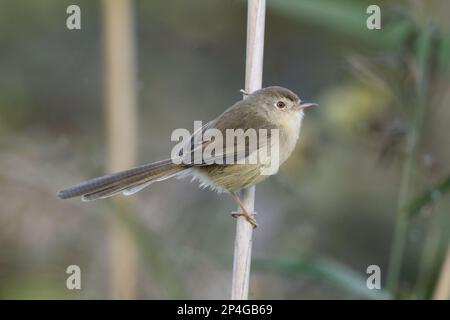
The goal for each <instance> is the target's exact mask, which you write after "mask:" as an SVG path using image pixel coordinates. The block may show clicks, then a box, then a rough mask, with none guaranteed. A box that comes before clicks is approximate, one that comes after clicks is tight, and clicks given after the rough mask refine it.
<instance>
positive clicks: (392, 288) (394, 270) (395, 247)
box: [387, 25, 433, 297]
mask: <svg viewBox="0 0 450 320" xmlns="http://www.w3.org/2000/svg"><path fill="white" fill-rule="evenodd" d="M432 30H433V29H432V28H431V27H430V26H428V25H427V26H425V27H424V30H423V32H421V34H420V35H419V38H418V41H417V44H418V46H417V49H416V55H415V61H414V62H415V65H416V69H415V70H414V71H416V72H415V74H414V76H415V79H416V88H415V92H416V99H415V100H416V103H415V104H414V106H413V108H414V109H413V111H412V121H411V127H410V129H409V131H408V135H407V137H406V154H405V161H404V164H403V171H402V177H401V182H400V191H399V197H398V204H397V221H396V224H395V230H394V239H393V242H392V247H391V253H390V258H389V270H388V277H387V289H388V291H389V292H390V293H391V294H392V296H394V297H395V295H396V294H397V293H398V286H399V279H400V271H401V266H402V261H403V255H404V248H405V244H406V240H407V236H408V227H409V220H410V218H409V214H408V213H409V211H408V207H407V205H408V203H409V201H410V200H411V199H410V193H411V187H412V186H413V176H414V174H415V158H416V156H417V149H418V145H419V139H420V135H421V130H422V124H423V120H424V116H425V109H426V105H427V104H428V103H429V101H428V99H427V98H428V89H429V76H430V55H431V40H432V36H433V32H432Z"/></svg>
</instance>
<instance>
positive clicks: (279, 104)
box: [276, 101, 286, 109]
mask: <svg viewBox="0 0 450 320" xmlns="http://www.w3.org/2000/svg"><path fill="white" fill-rule="evenodd" d="M276 106H277V108H280V109H283V108H284V107H286V103H284V102H283V101H278V102H277V103H276Z"/></svg>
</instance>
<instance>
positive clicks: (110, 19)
mask: <svg viewBox="0 0 450 320" xmlns="http://www.w3.org/2000/svg"><path fill="white" fill-rule="evenodd" d="M102 9H103V29H104V30H103V44H104V48H103V55H104V79H103V81H104V93H105V113H106V129H107V132H106V135H107V146H108V147H107V149H108V151H107V155H108V158H107V159H108V171H109V172H114V171H119V170H123V169H126V168H129V167H131V166H133V165H134V164H135V163H136V154H137V152H136V150H137V148H136V140H137V139H136V135H137V133H136V132H137V130H136V128H137V115H136V113H137V110H136V109H137V108H136V100H137V98H136V92H135V88H136V85H135V83H136V78H135V77H136V59H135V41H134V39H135V38H134V27H133V25H134V23H133V20H134V16H133V6H132V0H103V2H102ZM113 204H114V210H118V214H127V212H125V211H128V210H129V208H130V204H129V203H128V202H127V200H126V199H122V198H121V199H114V200H113ZM111 219H112V220H111V228H110V233H111V234H110V243H109V245H110V247H109V249H110V250H109V258H110V261H109V270H110V274H109V281H110V294H111V297H112V298H113V299H132V298H135V297H136V284H137V281H136V274H137V262H136V261H137V252H136V251H137V250H136V247H135V245H134V242H133V240H132V237H131V235H130V233H129V230H127V228H126V226H125V225H124V224H123V223H121V221H120V219H117V217H116V216H115V215H111Z"/></svg>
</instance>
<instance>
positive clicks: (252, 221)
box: [230, 191, 258, 228]
mask: <svg viewBox="0 0 450 320" xmlns="http://www.w3.org/2000/svg"><path fill="white" fill-rule="evenodd" d="M230 194H231V196H232V197H233V199H234V201H236V203H237V204H238V206H239V208H241V210H242V213H233V214H232V216H233V217H235V218H236V217H237V216H239V215H243V216H244V217H245V219H246V220H247V221H248V222H249V223H250V224H251V225H252V226H253V228H256V227H257V226H258V224H257V223H256V220H255V218H253V215H252V214H250V213H249V212H248V210H247V209H246V208H245V206H244V204H243V203H242V201H241V199H240V198H239V196H238V195H237V194H236V192H234V191H230Z"/></svg>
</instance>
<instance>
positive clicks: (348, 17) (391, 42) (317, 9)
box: [268, 0, 413, 47]
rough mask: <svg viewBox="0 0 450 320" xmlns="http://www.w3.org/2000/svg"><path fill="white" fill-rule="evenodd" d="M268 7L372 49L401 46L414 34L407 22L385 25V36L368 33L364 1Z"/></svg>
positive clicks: (304, 0) (288, 0)
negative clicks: (369, 46)
mask: <svg viewBox="0 0 450 320" xmlns="http://www.w3.org/2000/svg"><path fill="white" fill-rule="evenodd" d="M268 5H269V6H271V7H272V8H273V9H275V10H277V11H279V12H281V13H283V14H286V15H289V16H292V17H294V18H301V20H302V21H305V22H308V23H311V24H314V25H318V26H320V27H323V28H327V29H330V30H331V31H333V33H336V32H340V33H342V34H345V35H347V36H351V37H353V38H355V39H357V40H359V41H361V42H364V43H365V44H368V45H372V46H382V47H395V46H398V45H400V44H401V43H402V42H403V40H405V39H406V38H407V36H408V35H409V34H410V32H411V30H413V24H412V21H410V20H407V19H398V20H397V21H392V22H389V23H384V24H383V26H382V31H383V32H381V30H369V29H367V27H366V20H367V18H368V16H369V15H368V14H367V13H366V9H367V6H368V4H367V3H365V2H362V1H332V0H314V1H310V0H273V1H270V2H269V3H268ZM382 14H383V13H382ZM382 17H383V16H382Z"/></svg>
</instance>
